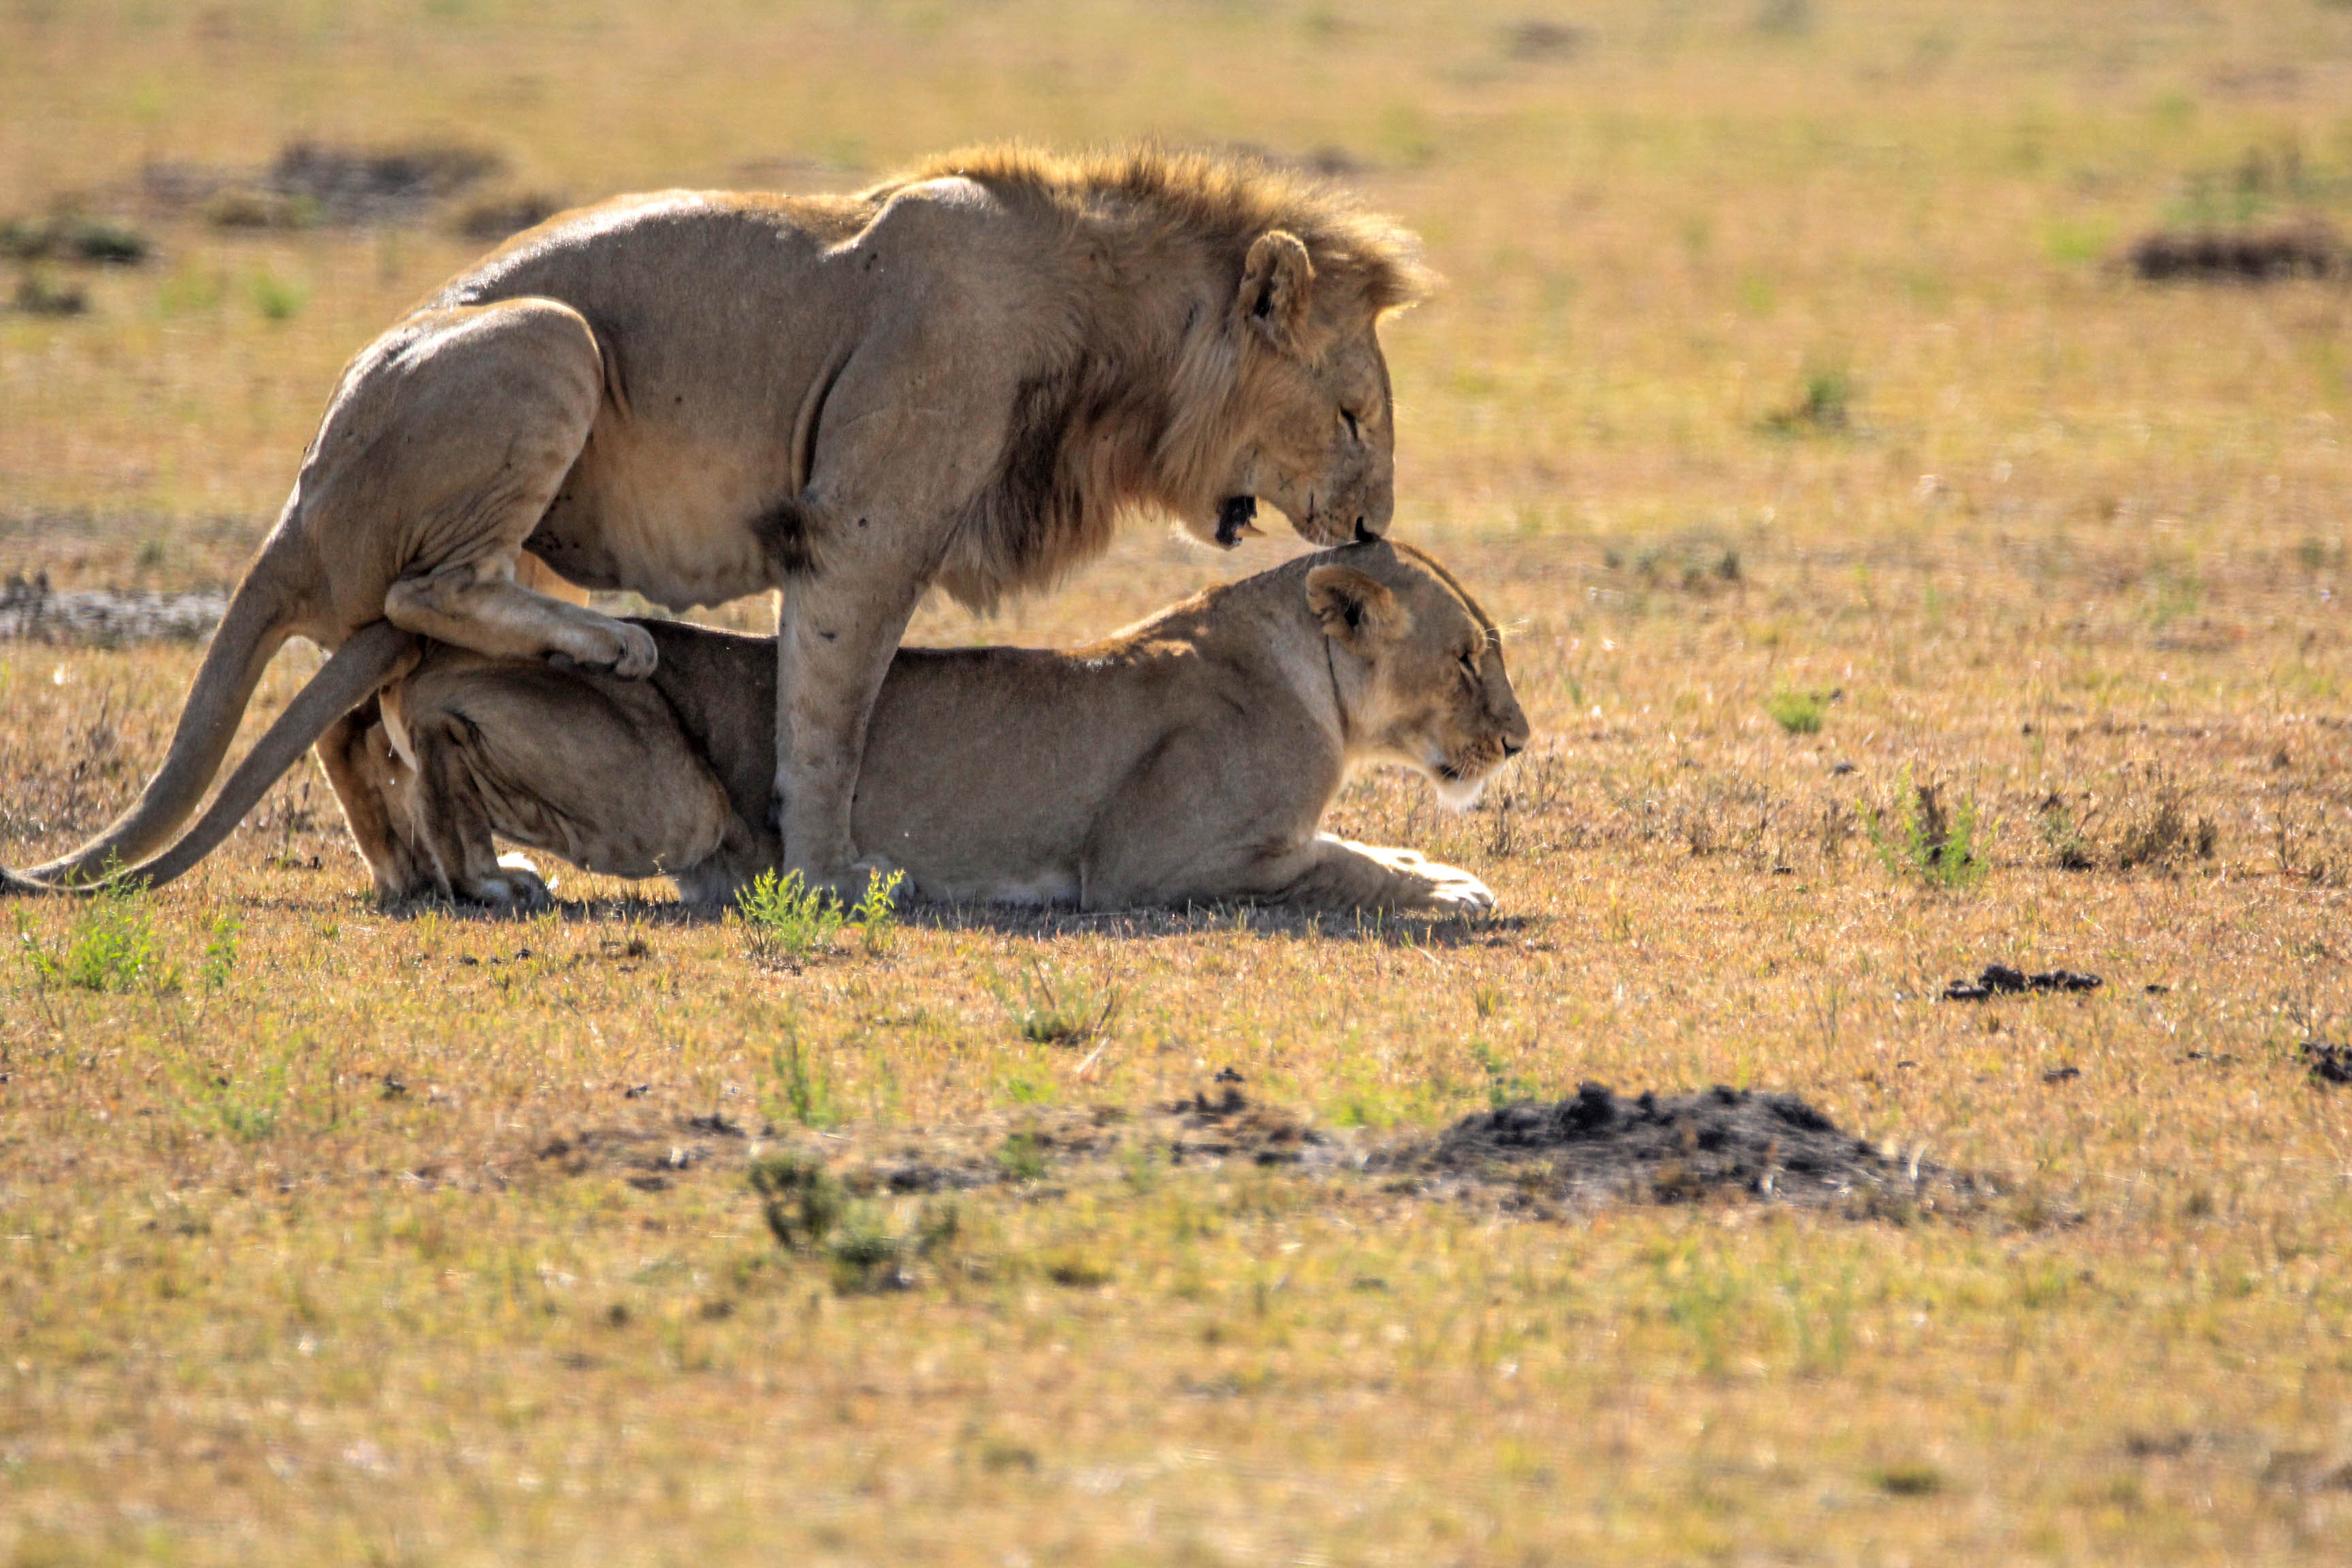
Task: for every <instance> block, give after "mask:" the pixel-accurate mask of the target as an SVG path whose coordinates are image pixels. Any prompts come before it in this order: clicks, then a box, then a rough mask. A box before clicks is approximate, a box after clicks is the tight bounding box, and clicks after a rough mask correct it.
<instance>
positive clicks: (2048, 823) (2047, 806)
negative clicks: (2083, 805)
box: [2034, 795, 2094, 871]
mask: <svg viewBox="0 0 2352 1568" xmlns="http://www.w3.org/2000/svg"><path fill="white" fill-rule="evenodd" d="M2034 826H2035V830H2036V831H2037V832H2038V833H2039V834H2040V835H2041V837H2042V848H2043V849H2044V850H2046V851H2047V852H2048V853H2049V856H2050V863H2051V864H2052V865H2053V866H2055V867H2057V868H2059V869H2060V870H2062V871H2087V870H2089V869H2090V868H2091V867H2092V865H2093V864H2094V858H2093V855H2092V851H2091V843H2090V840H2089V839H2088V838H2087V837H2084V832H2083V825H2082V824H2081V823H2078V822H2077V821H2075V820H2074V813H2073V812H2072V811H2069V810H2068V809H2067V808H2066V803H2065V801H2064V800H2063V799H2062V798H2061V797H2059V796H2058V795H2052V796H2050V798H2049V799H2047V800H2045V801H2043V802H2042V811H2041V816H2040V820H2039V821H2038V822H2036V823H2035V825H2034Z"/></svg>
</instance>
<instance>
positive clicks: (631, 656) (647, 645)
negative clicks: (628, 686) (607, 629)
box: [613, 622, 661, 680]
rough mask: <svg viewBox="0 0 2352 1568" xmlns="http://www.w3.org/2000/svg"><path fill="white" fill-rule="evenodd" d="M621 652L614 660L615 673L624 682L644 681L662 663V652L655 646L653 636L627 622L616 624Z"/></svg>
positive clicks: (615, 631)
mask: <svg viewBox="0 0 2352 1568" xmlns="http://www.w3.org/2000/svg"><path fill="white" fill-rule="evenodd" d="M613 630H614V633H615V634H617V637H616V640H617V641H618V642H619V643H620V645H621V646H620V651H619V653H618V654H616V655H615V656H614V659H613V673H614V675H617V676H619V677H620V678H621V679H624V680H643V679H645V678H646V676H648V675H651V674H652V673H653V672H654V666H655V665H656V664H658V663H660V662H661V650H660V649H658V648H656V647H655V646H654V637H653V634H652V633H651V632H649V631H647V630H646V628H645V627H643V626H630V625H628V624H626V623H625V622H615V623H614V626H613Z"/></svg>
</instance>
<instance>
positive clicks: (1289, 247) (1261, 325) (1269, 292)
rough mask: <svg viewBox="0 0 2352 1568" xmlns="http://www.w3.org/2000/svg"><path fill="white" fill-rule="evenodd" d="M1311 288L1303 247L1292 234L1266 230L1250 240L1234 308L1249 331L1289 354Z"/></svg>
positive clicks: (1312, 276) (1310, 266) (1312, 278)
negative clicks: (1240, 288) (1239, 290)
mask: <svg viewBox="0 0 2352 1568" xmlns="http://www.w3.org/2000/svg"><path fill="white" fill-rule="evenodd" d="M1314 291H1315V263H1313V262H1312V261H1310V260H1308V259H1307V247H1305V246H1304V245H1301V244H1300V243H1299V242H1298V237H1297V235H1295V234H1287V233H1285V232H1284V231H1283V230H1281V229H1278V228H1276V229H1268V230H1267V231H1266V232H1265V233H1264V234H1262V235H1259V236H1258V237H1257V238H1256V239H1255V240H1253V241H1251V243H1250V247H1249V260H1248V261H1247V262H1245V263H1244V265H1243V267H1242V290H1241V294H1240V296H1239V297H1238V298H1237V299H1235V300H1234V309H1235V310H1237V311H1239V312H1240V315H1241V319H1242V321H1244V323H1245V324H1246V325H1247V326H1248V327H1249V328H1250V329H1251V330H1252V331H1255V332H1257V333H1258V334H1259V335H1260V336H1261V337H1263V338H1265V341H1266V342H1268V343H1270V344H1272V345H1273V346H1274V347H1276V348H1277V349H1280V350H1282V351H1283V352H1285V353H1289V352H1290V351H1291V350H1292V349H1293V348H1294V347H1295V346H1296V345H1297V340H1298V331H1299V329H1300V328H1301V327H1302V326H1304V325H1305V324H1306V322H1307V297H1308V296H1309V295H1311V294H1312V293H1313V292H1314Z"/></svg>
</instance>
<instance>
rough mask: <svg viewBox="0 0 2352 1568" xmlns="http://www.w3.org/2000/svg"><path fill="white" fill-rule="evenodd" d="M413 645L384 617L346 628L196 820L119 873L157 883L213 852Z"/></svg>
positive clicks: (411, 639)
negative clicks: (146, 857) (161, 848)
mask: <svg viewBox="0 0 2352 1568" xmlns="http://www.w3.org/2000/svg"><path fill="white" fill-rule="evenodd" d="M417 646H418V645H417V639H416V637H415V636H413V635H412V634H410V633H408V632H404V631H402V630H401V629H400V628H399V627H398V626H394V625H393V624H392V623H391V622H390V621H371V622H369V623H368V624H367V625H366V626H362V627H361V628H360V629H359V630H358V631H356V632H354V633H352V635H351V637H349V638H347V639H345V641H344V643H343V646H342V647H339V648H337V649H336V650H335V652H334V655H333V657H331V658H329V659H328V660H327V662H326V664H325V665H323V666H322V667H320V670H319V673H318V674H316V675H314V676H312V677H311V678H310V683H309V684H308V685H306V686H304V687H303V688H302V689H301V690H300V691H299V692H297V693H295V696H294V700H293V701H291V702H289V703H288V704H287V705H286V710H285V711H284V712H283V713H280V714H279V715H278V717H277V719H276V720H275V721H272V722H271V724H270V726H269V728H268V731H265V732H264V733H263V735H262V737H261V739H260V740H258V741H256V742H254V743H253V750H251V751H249V752H247V753H246V754H245V760H244V761H243V762H241V763H237V764H236V771H235V772H234V773H230V774H229V775H228V782H227V783H226V784H223V785H221V788H220V793H219V794H218V795H215V796H213V803H212V805H208V806H206V807H205V814H204V816H200V817H198V818H197V819H196V825H195V826H194V827H191V828H189V829H188V831H187V832H186V833H184V834H183V835H182V836H181V837H180V839H179V841H178V842H177V843H175V844H173V846H172V847H170V848H169V849H166V850H165V851H163V853H162V854H161V855H158V856H156V857H155V858H153V859H152V860H146V861H142V862H141V863H140V864H139V865H136V866H133V867H132V868H131V869H130V870H129V871H128V872H127V873H125V874H124V879H125V880H128V881H131V882H138V883H143V884H145V885H146V886H148V887H151V888H160V887H162V886H163V884H164V883H166V882H169V881H171V880H173V879H174V878H176V877H178V876H180V875H181V874H182V873H183V872H184V871H186V870H187V869H188V868H191V867H193V866H194V865H195V864H196V863H197V862H198V861H200V860H202V859H203V858H205V856H207V855H209V854H211V853H212V852H213V850H214V849H215V848H216V847H219V844H220V841H221V840H222V839H224V838H226V837H228V836H229V834H230V833H231V832H232V831H233V830H234V829H235V828H236V825H237V824H238V823H240V822H242V821H244V820H245V814H246V813H247V812H248V811H251V810H252V809H253V808H254V806H255V805H256V804H257V803H258V802H259V801H260V799H261V797H262V796H263V795H267V794H268V793H269V786H270V785H271V784H276V783H277V782H278V780H279V779H280V778H281V777H283V776H284V775H285V773H286V770H287V769H289V768H290V767H292V766H293V765H294V764H295V763H298V762H299V761H300V760H301V758H302V753H303V752H307V751H309V750H310V748H311V747H312V746H314V745H316V744H317V743H318V741H319V737H320V735H323V734H325V733H326V732H327V727H328V726H329V725H331V724H332V723H333V722H334V721H336V720H338V719H340V718H341V717H342V716H343V715H344V714H346V713H348V712H350V711H351V710H352V709H354V708H356V707H358V706H359V705H360V703H361V702H362V701H364V700H366V699H367V697H368V696H369V695H370V694H371V693H373V691H374V690H375V689H377V688H378V687H380V686H382V685H383V683H384V682H385V680H387V679H390V678H391V677H392V675H393V674H394V672H395V671H396V670H397V669H398V668H400V666H401V664H402V662H403V660H404V659H405V658H407V656H408V655H409V653H410V652H411V650H413V649H415V647H417Z"/></svg>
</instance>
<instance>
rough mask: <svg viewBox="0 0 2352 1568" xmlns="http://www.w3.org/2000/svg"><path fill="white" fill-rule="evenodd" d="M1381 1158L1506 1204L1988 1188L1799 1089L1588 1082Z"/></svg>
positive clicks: (1952, 1194) (1817, 1201)
mask: <svg viewBox="0 0 2352 1568" xmlns="http://www.w3.org/2000/svg"><path fill="white" fill-rule="evenodd" d="M1380 1163H1381V1164H1383V1165H1386V1166H1388V1167H1390V1168H1391V1169H1397V1170H1401V1171H1402V1172H1405V1173H1410V1174H1411V1175H1412V1176H1414V1177H1417V1178H1419V1179H1420V1181H1421V1190H1423V1191H1427V1192H1431V1193H1433V1194H1449V1193H1458V1192H1461V1191H1463V1190H1464V1189H1465V1188H1469V1187H1474V1186H1485V1187H1503V1188H1507V1189H1508V1190H1509V1191H1510V1192H1511V1193H1512V1194H1513V1195H1514V1197H1515V1199H1516V1200H1517V1201H1516V1202H1515V1203H1513V1204H1511V1205H1507V1206H1515V1207H1528V1208H1533V1209H1537V1210H1538V1211H1542V1210H1547V1209H1549V1208H1550V1207H1552V1206H1554V1205H1560V1204H1570V1205H1579V1206H1586V1205H1594V1204H1599V1203H1604V1202H1643V1201H1649V1202H1655V1203H1669V1204H1671V1203H1691V1202H1696V1201H1699V1200H1702V1199H1706V1198H1711V1197H1717V1196H1725V1197H1738V1196H1746V1197H1751V1198H1757V1199H1761V1200H1765V1201H1769V1202H1777V1203H1788V1204H1796V1205H1802V1206H1805V1207H1810V1208H1843V1209H1845V1210H1847V1211H1849V1212H1853V1213H1856V1214H1869V1215H1875V1214H1884V1213H1888V1212H1893V1211H1894V1210H1895V1209H1897V1208H1899V1209H1902V1210H1906V1211H1916V1212H1925V1211H1928V1210H1931V1209H1935V1208H1937V1207H1945V1208H1951V1207H1956V1206H1959V1204H1960V1203H1961V1202H1962V1201H1963V1200H1971V1199H1975V1198H1979V1197H1983V1196H1989V1195H1990V1193H1991V1188H1990V1184H1987V1183H1985V1182H1984V1181H1982V1180H1981V1179H1980V1178H1978V1177H1975V1176H1970V1175H1966V1174H1962V1173H1956V1172H1951V1171H1947V1170H1945V1169H1943V1168H1942V1167H1940V1166H1937V1165H1932V1164H1929V1163H1926V1162H1924V1161H1921V1160H1919V1159H1917V1158H1916V1157H1914V1158H1913V1159H1911V1160H1909V1161H1907V1162H1906V1161H1899V1160H1896V1159H1894V1158H1892V1157H1890V1156H1888V1155H1887V1154H1885V1153H1884V1152H1881V1151H1880V1150H1878V1149H1877V1148H1875V1147H1874V1146H1873V1145H1872V1144H1871V1143H1870V1142H1869V1141H1868V1140H1866V1139H1862V1138H1856V1137H1854V1136H1853V1135H1852V1134H1851V1133H1848V1132H1845V1131H1841V1130H1840V1129H1839V1127H1838V1125H1837V1124H1836V1123H1835V1122H1833V1121H1831V1120H1830V1119H1829V1118H1828V1117H1826V1116H1824V1115H1822V1113H1821V1112H1820V1111H1819V1110H1815V1109H1813V1107H1812V1106H1811V1105H1809V1104H1807V1103H1806V1102H1805V1101H1804V1100H1800V1099H1799V1098H1797V1097H1796V1096H1795V1095H1793V1094H1770V1093H1764V1092H1760V1091H1755V1090H1748V1089H1727V1088H1724V1087H1721V1086H1720V1085H1718V1086H1717V1087H1716V1088H1714V1089H1706V1090H1704V1091H1702V1092H1700V1093H1697V1094H1684V1095H1673V1096H1667V1097H1660V1096H1658V1095H1655V1094H1649V1093H1643V1094H1640V1095H1636V1096H1633V1098H1631V1099H1628V1098H1625V1097H1622V1096H1620V1095H1618V1094H1616V1093H1614V1092H1612V1090H1611V1089H1608V1088H1607V1087H1606V1086H1605V1085H1601V1084H1597V1083H1588V1084H1586V1085H1584V1086H1583V1087H1582V1088H1580V1089H1578V1090H1577V1093H1576V1097H1575V1098H1574V1099H1572V1100H1559V1101H1557V1102H1555V1103H1552V1104H1549V1105H1547V1104H1542V1103H1537V1102H1527V1103H1522V1104H1517V1105H1507V1106H1503V1107H1500V1108H1498V1109H1496V1110H1489V1111H1482V1112H1479V1113H1478V1114H1476V1115H1474V1116H1465V1117H1464V1118H1463V1119H1462V1120H1461V1121H1457V1122H1455V1123H1454V1125H1453V1126H1452V1127H1451V1128H1448V1129H1447V1130H1446V1131H1445V1132H1444V1134H1442V1135H1441V1136H1439V1137H1438V1138H1437V1139H1436V1140H1435V1141H1434V1142H1431V1143H1428V1144H1425V1145H1423V1146H1421V1147H1418V1148H1409V1149H1405V1150H1402V1151H1397V1152H1390V1153H1387V1154H1385V1155H1383V1156H1381V1159H1380Z"/></svg>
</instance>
